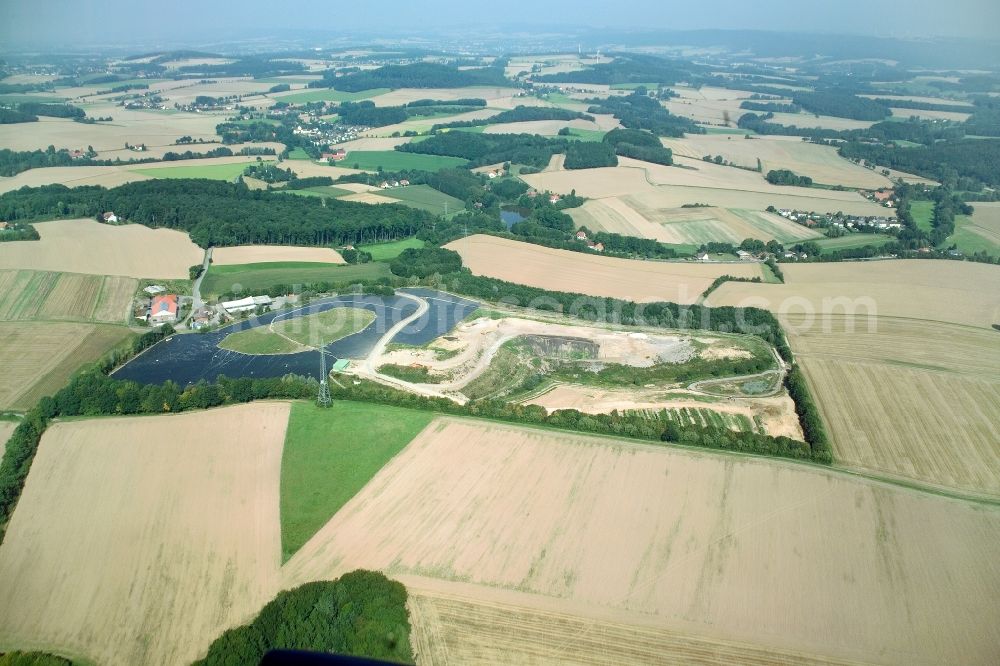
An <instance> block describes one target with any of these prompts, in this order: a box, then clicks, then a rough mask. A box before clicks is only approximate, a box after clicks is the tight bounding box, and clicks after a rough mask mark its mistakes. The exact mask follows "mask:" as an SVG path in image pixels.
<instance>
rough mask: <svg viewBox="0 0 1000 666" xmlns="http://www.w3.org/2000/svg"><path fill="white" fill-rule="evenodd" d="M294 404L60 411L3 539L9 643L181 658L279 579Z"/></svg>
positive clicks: (266, 596) (3, 631) (124, 657)
mask: <svg viewBox="0 0 1000 666" xmlns="http://www.w3.org/2000/svg"><path fill="white" fill-rule="evenodd" d="M287 419H288V405H287V404H283V403H255V404H253V405H244V406H239V407H228V408H225V409H218V410H212V411H207V412H197V413H190V414H182V415H177V416H153V417H136V418H119V419H96V420H90V421H76V422H70V423H58V424H55V425H53V426H51V427H50V429H49V430H48V432H46V433H45V436H44V438H43V439H42V443H41V446H40V447H39V450H38V454H37V456H36V458H35V462H34V465H33V467H32V471H31V474H30V475H29V477H28V482H27V485H26V486H25V489H24V494H23V495H22V496H21V500H20V502H19V503H18V506H17V509H16V511H15V512H14V517H13V519H12V521H11V523H10V526H9V527H8V530H7V535H6V538H5V540H4V544H3V548H0V645H3V646H4V647H5V648H7V647H11V648H15V647H20V646H27V647H37V646H45V647H47V648H48V649H51V650H54V651H58V652H63V653H67V654H72V655H79V656H85V657H87V658H88V659H91V660H94V661H95V662H97V663H102V664H128V665H132V664H182V663H190V662H191V661H192V660H193V659H196V658H198V657H200V656H201V655H203V654H204V652H205V650H207V649H208V645H209V644H210V643H211V641H212V640H214V639H215V638H216V637H217V636H218V635H219V634H220V633H221V632H222V631H223V630H225V629H228V628H230V627H232V626H234V625H236V624H238V623H241V622H245V621H247V620H248V619H249V618H250V617H251V615H253V614H254V613H256V612H257V611H258V610H259V609H260V607H261V606H262V605H263V604H264V603H265V602H267V601H269V600H270V599H271V598H272V597H273V595H274V594H275V592H276V591H277V580H276V578H277V569H278V565H279V558H280V553H281V549H280V546H281V543H280V533H279V532H280V530H279V524H278V479H279V468H280V464H281V446H282V442H283V440H284V435H285V425H286V422H287Z"/></svg>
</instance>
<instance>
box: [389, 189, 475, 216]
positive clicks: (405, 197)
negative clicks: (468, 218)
mask: <svg viewBox="0 0 1000 666" xmlns="http://www.w3.org/2000/svg"><path fill="white" fill-rule="evenodd" d="M379 194H381V195H382V196H386V197H391V198H393V199H396V200H397V201H399V202H400V203H404V204H406V205H407V206H411V207H413V208H419V209H420V210H426V211H428V212H430V213H434V214H435V215H444V214H445V213H448V214H449V215H450V214H451V213H457V212H459V211H462V210H465V203H464V202H463V201H462V200H461V199H456V198H455V197H453V196H449V195H447V194H445V193H444V192H439V191H438V190H435V189H434V188H433V187H431V186H430V185H409V186H407V187H394V188H392V189H391V190H382V191H380V192H379Z"/></svg>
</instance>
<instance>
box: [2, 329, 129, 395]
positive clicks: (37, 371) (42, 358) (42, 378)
mask: <svg viewBox="0 0 1000 666" xmlns="http://www.w3.org/2000/svg"><path fill="white" fill-rule="evenodd" d="M131 335H132V333H130V332H129V330H128V329H127V328H125V327H123V326H101V325H97V324H83V323H69V322H66V323H59V322H37V321H18V322H0V367H2V368H3V369H4V372H3V374H2V377H0V409H15V410H18V411H25V410H27V409H30V408H31V407H32V406H33V405H34V404H35V403H36V402H38V400H39V398H41V397H42V396H45V395H51V394H53V393H55V392H56V391H57V390H59V389H60V388H62V387H63V386H64V385H65V384H66V381H67V380H68V379H69V378H70V376H71V375H72V374H73V373H74V372H76V370H77V369H79V368H80V366H81V365H84V364H86V363H90V362H93V361H96V360H97V359H99V358H100V357H101V356H103V355H104V353H105V352H107V351H108V349H110V348H112V347H114V346H115V345H116V344H118V343H119V342H121V341H123V340H125V339H126V338H128V337H130V336H131Z"/></svg>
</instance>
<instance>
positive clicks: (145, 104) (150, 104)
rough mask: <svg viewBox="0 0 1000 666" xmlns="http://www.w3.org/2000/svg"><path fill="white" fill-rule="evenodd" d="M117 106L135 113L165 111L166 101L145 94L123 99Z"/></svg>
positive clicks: (151, 94)
mask: <svg viewBox="0 0 1000 666" xmlns="http://www.w3.org/2000/svg"><path fill="white" fill-rule="evenodd" d="M119 106H122V107H124V108H126V109H132V110H136V111H140V110H147V111H150V110H153V111H166V109H167V103H166V100H165V99H163V98H162V97H161V96H159V95H157V94H155V93H146V94H144V95H139V96H135V97H132V98H131V99H124V100H122V101H121V102H119Z"/></svg>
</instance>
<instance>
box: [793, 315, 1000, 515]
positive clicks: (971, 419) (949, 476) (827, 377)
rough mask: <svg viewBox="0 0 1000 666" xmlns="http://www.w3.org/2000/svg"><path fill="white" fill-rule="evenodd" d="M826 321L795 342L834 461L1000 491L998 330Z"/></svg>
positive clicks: (969, 490)
mask: <svg viewBox="0 0 1000 666" xmlns="http://www.w3.org/2000/svg"><path fill="white" fill-rule="evenodd" d="M801 323H802V322H801V321H794V322H793V326H792V327H791V328H792V330H795V328H796V326H797V325H801ZM869 324H871V327H870V326H869ZM826 329H827V330H823V329H821V327H819V326H816V327H812V328H811V329H808V330H804V331H803V332H802V333H800V334H792V335H790V336H789V342H790V344H791V345H792V348H793V350H794V351H795V354H796V358H797V359H798V361H799V362H800V363H801V364H802V367H803V369H804V371H805V373H806V377H807V379H808V380H809V383H810V385H811V386H812V387H813V390H814V392H815V394H816V396H817V398H818V402H819V406H820V411H821V412H822V414H823V417H824V420H825V421H826V422H827V424H828V426H829V429H830V435H831V436H832V439H833V451H834V458H835V460H836V462H837V464H839V465H844V466H848V467H851V468H856V469H861V470H865V471H869V472H874V473H877V474H884V475H889V476H895V477H903V478H906V479H910V480H913V481H917V482H921V483H925V484H931V485H934V486H940V487H945V488H950V489H956V490H960V491H963V492H967V493H973V494H984V495H990V496H994V497H998V496H1000V447H998V445H997V442H1000V423H998V422H997V420H996V418H994V416H992V415H996V414H998V413H1000V346H998V345H997V341H996V337H997V333H996V332H994V331H991V330H987V329H977V328H970V327H967V326H956V325H950V324H942V323H938V322H923V321H917V320H912V319H893V318H888V317H878V318H877V319H875V320H873V321H872V322H869V321H867V320H854V319H850V318H838V319H836V320H834V321H833V322H832V325H831V326H829V327H826Z"/></svg>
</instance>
